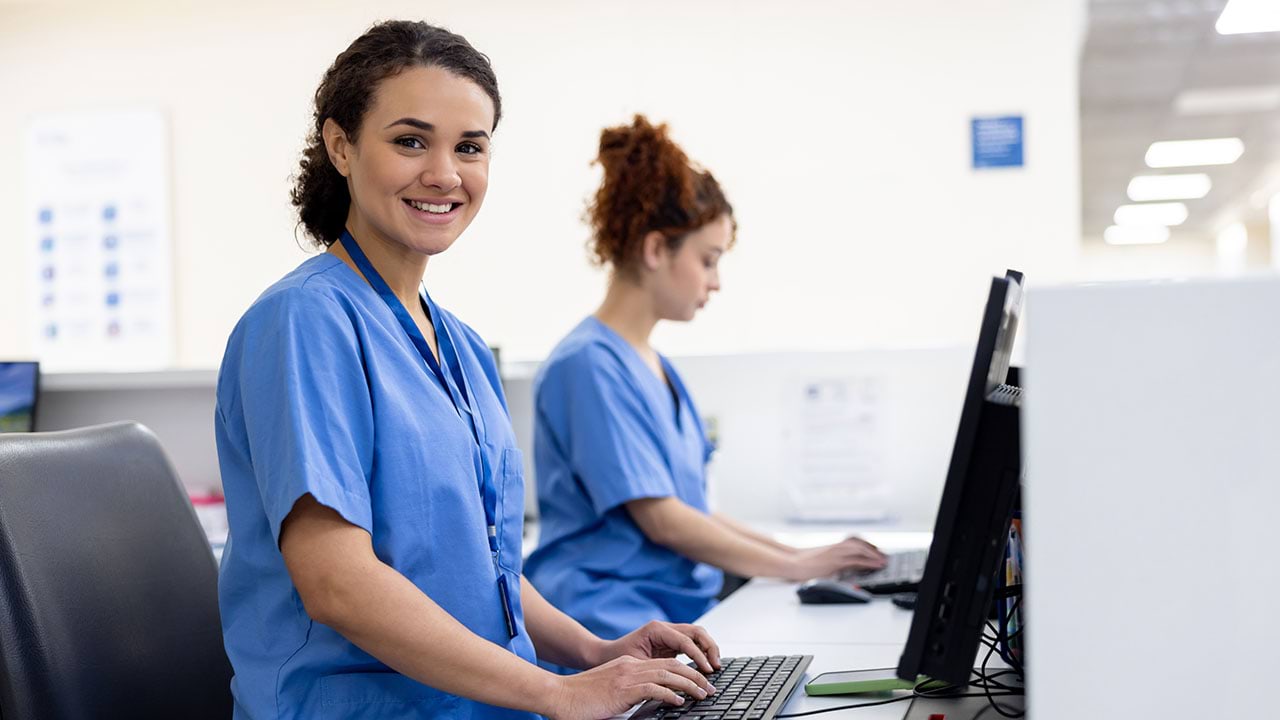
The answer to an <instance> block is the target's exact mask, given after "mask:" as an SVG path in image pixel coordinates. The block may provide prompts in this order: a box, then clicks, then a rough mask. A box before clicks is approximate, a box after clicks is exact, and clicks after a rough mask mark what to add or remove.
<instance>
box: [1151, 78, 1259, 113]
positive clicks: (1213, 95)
mask: <svg viewBox="0 0 1280 720" xmlns="http://www.w3.org/2000/svg"><path fill="white" fill-rule="evenodd" d="M1278 107H1280V85H1257V86H1254V87H1222V88H1201V89H1198V90H1187V91H1186V92H1184V93H1180V94H1179V95H1178V97H1176V98H1174V100H1173V108H1174V110H1175V111H1177V113H1178V114H1179V115H1232V114H1235V113H1246V112H1265V111H1267V110H1274V109H1276V108H1278Z"/></svg>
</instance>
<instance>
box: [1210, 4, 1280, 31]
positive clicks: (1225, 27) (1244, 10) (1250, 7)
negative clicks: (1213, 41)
mask: <svg viewBox="0 0 1280 720" xmlns="http://www.w3.org/2000/svg"><path fill="white" fill-rule="evenodd" d="M1214 27H1215V28H1217V30H1218V34H1219V35H1239V34H1241V33H1259V32H1275V31H1277V30H1280V4H1277V3H1276V0H1231V1H1230V2H1228V3H1227V6H1226V7H1225V8H1223V9H1222V14H1221V15H1219V16H1218V23H1217V24H1216V25H1215V26H1214Z"/></svg>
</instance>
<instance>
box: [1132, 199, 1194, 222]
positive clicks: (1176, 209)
mask: <svg viewBox="0 0 1280 720" xmlns="http://www.w3.org/2000/svg"><path fill="white" fill-rule="evenodd" d="M1115 219H1116V224H1117V225H1133V226H1144V225H1164V226H1166V227H1167V226H1169V225H1181V224H1182V223H1184V222H1186V221H1187V206H1186V205H1184V204H1182V203H1180V202H1170V203H1145V204H1143V205H1121V206H1120V207H1118V208H1116V215H1115Z"/></svg>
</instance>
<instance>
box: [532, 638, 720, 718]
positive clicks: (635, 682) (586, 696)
mask: <svg viewBox="0 0 1280 720" xmlns="http://www.w3.org/2000/svg"><path fill="white" fill-rule="evenodd" d="M633 634H634V633H633ZM556 681H557V690H556V692H555V693H554V695H553V698H552V704H551V706H550V707H549V708H548V709H547V711H546V713H545V714H546V715H547V716H548V717H550V718H553V719H554V720H597V718H608V717H612V716H614V715H618V714H621V713H624V712H626V711H627V709H628V708H630V707H631V706H633V705H635V704H637V703H641V702H644V701H645V700H660V701H662V702H665V703H667V704H668V705H672V706H679V705H682V704H684V701H685V698H684V697H683V696H681V695H679V694H677V693H684V694H685V695H688V696H689V697H691V698H693V699H695V700H702V699H703V698H705V697H707V696H708V695H710V694H712V693H714V692H715V688H714V687H712V686H711V683H709V682H707V679H706V678H705V677H703V676H702V673H699V672H698V671H697V670H694V669H693V668H691V667H689V666H688V665H685V664H684V663H682V662H680V661H679V660H676V659H674V658H668V659H663V660H641V659H639V658H635V657H632V656H630V655H623V656H621V657H618V658H615V659H613V660H610V661H609V662H607V663H605V664H603V665H600V666H598V667H594V668H592V669H590V670H586V671H584V672H581V673H578V674H577V675H568V676H565V677H557V678H556Z"/></svg>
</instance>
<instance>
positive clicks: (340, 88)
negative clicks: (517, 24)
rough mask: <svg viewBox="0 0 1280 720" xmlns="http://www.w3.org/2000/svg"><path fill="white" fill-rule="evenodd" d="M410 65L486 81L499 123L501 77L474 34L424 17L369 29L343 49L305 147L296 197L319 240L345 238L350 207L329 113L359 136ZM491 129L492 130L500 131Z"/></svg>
mask: <svg viewBox="0 0 1280 720" xmlns="http://www.w3.org/2000/svg"><path fill="white" fill-rule="evenodd" d="M410 67H439V68H443V69H445V70H448V71H449V72H452V73H454V74H455V75H457V76H459V77H461V78H465V79H467V80H470V81H472V82H474V83H475V84H476V85H478V86H480V89H481V90H484V92H485V93H486V94H487V95H488V96H489V99H491V100H493V128H497V127H498V120H499V119H500V118H501V117H502V98H501V97H500V96H499V95H498V78H497V76H496V75H494V73H493V67H492V66H491V65H490V64H489V58H488V56H486V55H485V54H484V53H481V52H480V51H478V50H476V49H475V48H473V47H471V44H470V43H468V42H467V39H466V38H464V37H462V36H461V35H456V34H454V33H451V32H449V31H448V30H445V29H444V28H440V27H435V26H434V25H428V24H427V23H424V22H411V21H407V20H389V21H387V22H382V23H378V24H377V25H374V26H373V27H371V28H369V29H368V30H367V31H365V33H364V34H363V35H361V36H360V37H358V38H356V39H355V42H353V43H351V46H350V47H348V48H347V49H346V50H344V51H343V52H342V54H340V55H338V57H337V58H336V59H335V60H334V61H333V65H331V66H330V67H329V70H328V71H327V72H325V74H324V79H323V80H321V81H320V87H319V88H317V89H316V99H315V122H314V124H313V125H312V127H311V132H310V133H309V134H308V136H307V148H306V149H305V150H303V151H302V160H301V162H300V163H299V172H298V175H297V177H296V178H294V185H293V191H292V192H290V194H289V195H290V198H291V199H292V201H293V205H294V207H296V208H298V223H299V224H300V225H302V226H303V228H305V229H306V231H307V234H308V235H310V236H311V237H312V238H314V239H315V242H316V244H317V245H320V246H323V247H328V246H329V245H332V244H333V243H334V242H336V241H337V240H338V238H340V237H342V232H343V230H344V229H345V226H346V222H347V212H348V210H349V207H350V205H351V195H350V193H349V191H348V190H347V179H346V178H344V177H343V176H342V175H341V174H340V173H339V172H338V170H337V168H335V167H334V166H333V163H331V162H329V153H328V151H327V150H326V149H325V145H324V135H323V132H324V122H325V120H328V119H330V118H332V119H333V121H334V122H336V123H337V124H338V126H339V127H341V128H342V130H343V132H345V133H346V134H347V137H348V138H350V139H351V141H352V142H355V141H356V136H357V133H359V131H360V124H361V123H362V122H363V121H364V116H365V113H367V112H368V111H369V106H370V105H371V104H372V102H373V96H374V92H375V91H376V90H377V88H378V84H379V83H381V82H382V81H383V80H385V79H387V78H389V77H391V76H393V75H396V74H398V73H400V72H402V71H403V70H405V69H407V68H410ZM493 128H491V129H493Z"/></svg>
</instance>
